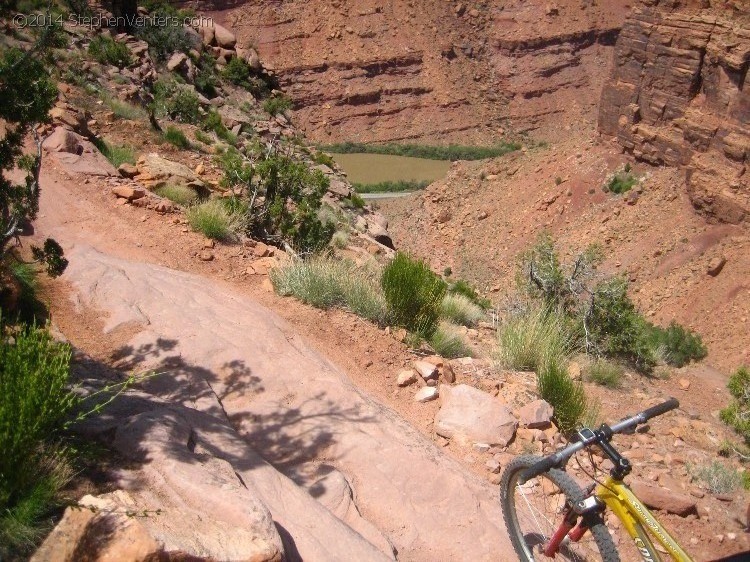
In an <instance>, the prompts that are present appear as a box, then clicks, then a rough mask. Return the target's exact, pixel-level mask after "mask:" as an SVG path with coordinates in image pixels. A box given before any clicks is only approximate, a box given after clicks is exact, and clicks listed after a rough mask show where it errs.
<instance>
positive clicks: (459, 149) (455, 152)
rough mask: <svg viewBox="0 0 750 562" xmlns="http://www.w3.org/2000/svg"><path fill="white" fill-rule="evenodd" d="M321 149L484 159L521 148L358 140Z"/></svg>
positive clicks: (513, 145) (508, 145)
mask: <svg viewBox="0 0 750 562" xmlns="http://www.w3.org/2000/svg"><path fill="white" fill-rule="evenodd" d="M319 148H320V149H321V150H324V151H326V152H332V153H339V154H347V153H371V154H392V155H395V156H411V157H414V158H427V159H430V160H451V161H455V160H484V159H485V158H496V157H498V156H503V155H504V154H507V153H509V152H512V151H514V150H519V149H520V148H521V144H520V143H516V142H507V143H500V144H498V145H496V146H464V145H457V144H450V145H448V146H431V145H423V144H398V143H386V144H367V143H359V142H344V143H338V144H327V145H323V146H320V147H319Z"/></svg>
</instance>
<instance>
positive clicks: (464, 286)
mask: <svg viewBox="0 0 750 562" xmlns="http://www.w3.org/2000/svg"><path fill="white" fill-rule="evenodd" d="M446 271H450V273H453V272H452V270H451V269H450V268H449V267H448V268H446ZM444 273H445V272H444ZM450 273H448V274H446V277H448V276H449V275H450ZM448 292H449V293H452V294H454V295H463V296H465V297H466V298H467V299H469V300H470V301H471V302H473V303H474V304H475V305H477V306H478V307H480V308H482V309H483V310H486V309H488V308H489V307H490V306H492V303H491V302H490V300H489V299H486V298H484V297H483V296H481V295H480V294H479V293H477V291H476V289H475V288H474V287H472V286H471V285H470V284H469V283H468V282H467V281H464V280H463V279H458V280H457V281H454V282H453V283H451V284H450V285H448Z"/></svg>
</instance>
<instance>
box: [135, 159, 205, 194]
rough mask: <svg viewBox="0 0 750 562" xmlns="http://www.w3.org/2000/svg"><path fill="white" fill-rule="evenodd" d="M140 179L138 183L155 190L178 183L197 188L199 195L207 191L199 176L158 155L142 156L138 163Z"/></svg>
mask: <svg viewBox="0 0 750 562" xmlns="http://www.w3.org/2000/svg"><path fill="white" fill-rule="evenodd" d="M137 167H138V172H139V178H138V181H139V182H140V183H142V184H143V185H145V186H146V187H148V188H149V189H154V188H156V187H161V186H163V185H166V184H167V183H177V184H182V185H187V186H190V187H194V188H196V190H197V191H199V194H201V193H200V192H201V191H202V190H205V185H204V184H203V182H202V181H201V180H200V179H199V178H198V175H197V174H196V173H195V172H194V171H193V170H191V169H190V168H188V167H187V166H185V165H184V164H180V163H179V162H173V161H171V160H167V159H166V158H163V157H161V156H159V155H158V154H156V153H153V152H152V153H150V154H146V155H144V156H141V157H140V158H139V159H138V162H137Z"/></svg>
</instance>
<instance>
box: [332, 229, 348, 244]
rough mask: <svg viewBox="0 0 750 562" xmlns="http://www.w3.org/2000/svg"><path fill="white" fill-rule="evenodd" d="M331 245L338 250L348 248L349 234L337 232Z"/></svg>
mask: <svg viewBox="0 0 750 562" xmlns="http://www.w3.org/2000/svg"><path fill="white" fill-rule="evenodd" d="M331 244H333V245H334V247H336V248H346V246H347V244H349V234H348V233H346V232H344V231H343V230H339V231H337V232H335V233H334V234H333V238H331Z"/></svg>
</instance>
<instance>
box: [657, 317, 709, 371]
mask: <svg viewBox="0 0 750 562" xmlns="http://www.w3.org/2000/svg"><path fill="white" fill-rule="evenodd" d="M649 337H650V343H651V346H652V347H653V348H654V349H657V350H660V351H661V353H662V354H663V356H664V359H665V361H666V362H667V363H668V364H669V365H672V366H674V367H683V366H685V365H687V364H688V363H690V362H691V361H698V360H700V359H703V358H704V357H705V356H706V355H707V354H708V350H707V349H706V346H705V345H703V340H702V339H701V337H700V336H699V335H698V334H695V333H693V332H691V331H690V330H687V329H685V328H684V327H683V326H681V325H679V324H678V323H677V322H675V321H674V320H673V321H672V322H671V323H670V324H669V327H667V328H666V329H665V328H660V327H658V326H651V327H650V335H649Z"/></svg>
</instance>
